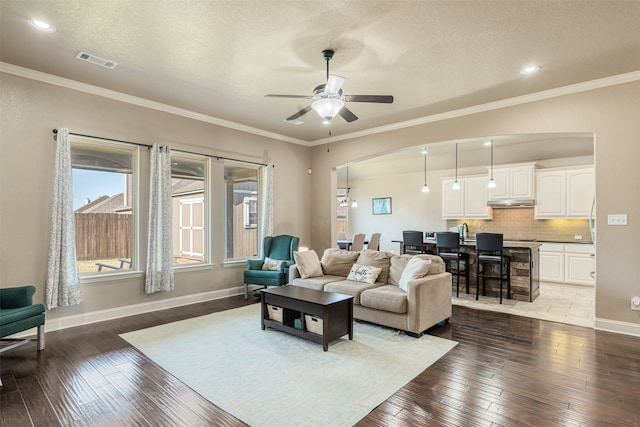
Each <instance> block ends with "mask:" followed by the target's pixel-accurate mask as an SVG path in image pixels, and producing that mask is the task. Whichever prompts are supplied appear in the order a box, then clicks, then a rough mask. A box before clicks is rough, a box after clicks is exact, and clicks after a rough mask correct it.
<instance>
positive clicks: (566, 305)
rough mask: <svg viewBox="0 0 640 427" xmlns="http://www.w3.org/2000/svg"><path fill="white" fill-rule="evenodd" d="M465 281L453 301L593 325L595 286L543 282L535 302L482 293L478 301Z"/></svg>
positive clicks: (482, 307)
mask: <svg viewBox="0 0 640 427" xmlns="http://www.w3.org/2000/svg"><path fill="white" fill-rule="evenodd" d="M463 284H464V282H462V283H461V286H460V288H461V292H460V297H458V298H456V295H455V292H454V293H453V298H452V302H453V304H454V305H461V306H466V307H471V308H476V309H479V310H490V311H499V312H502V313H510V314H516V315H519V316H526V317H533V318H536V319H542V320H550V321H552V322H561V323H568V324H570V325H577V326H586V327H589V328H593V321H594V315H595V288H594V287H592V286H580V285H563V284H559V283H548V282H540V296H538V298H536V300H535V301H534V302H525V301H516V300H508V299H503V300H502V304H499V302H498V298H497V297H483V296H480V299H479V300H478V301H476V299H475V294H468V295H467V294H465V293H464V292H462V287H463Z"/></svg>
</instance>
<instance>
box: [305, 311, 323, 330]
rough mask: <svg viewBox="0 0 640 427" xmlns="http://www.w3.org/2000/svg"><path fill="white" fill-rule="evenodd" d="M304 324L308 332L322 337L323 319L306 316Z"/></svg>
mask: <svg viewBox="0 0 640 427" xmlns="http://www.w3.org/2000/svg"><path fill="white" fill-rule="evenodd" d="M304 323H305V325H306V327H307V331H309V332H313V333H314V334H318V335H322V317H317V316H310V315H308V314H305V315H304Z"/></svg>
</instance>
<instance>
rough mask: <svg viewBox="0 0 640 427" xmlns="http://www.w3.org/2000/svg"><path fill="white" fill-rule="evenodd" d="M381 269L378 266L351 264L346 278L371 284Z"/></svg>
mask: <svg viewBox="0 0 640 427" xmlns="http://www.w3.org/2000/svg"><path fill="white" fill-rule="evenodd" d="M381 271H382V269H381V268H379V267H371V266H369V265H360V264H353V267H351V271H350V272H349V276H347V280H353V281H354V282H362V283H368V284H370V285H373V284H374V283H375V282H376V279H377V278H378V276H379V275H380V272H381Z"/></svg>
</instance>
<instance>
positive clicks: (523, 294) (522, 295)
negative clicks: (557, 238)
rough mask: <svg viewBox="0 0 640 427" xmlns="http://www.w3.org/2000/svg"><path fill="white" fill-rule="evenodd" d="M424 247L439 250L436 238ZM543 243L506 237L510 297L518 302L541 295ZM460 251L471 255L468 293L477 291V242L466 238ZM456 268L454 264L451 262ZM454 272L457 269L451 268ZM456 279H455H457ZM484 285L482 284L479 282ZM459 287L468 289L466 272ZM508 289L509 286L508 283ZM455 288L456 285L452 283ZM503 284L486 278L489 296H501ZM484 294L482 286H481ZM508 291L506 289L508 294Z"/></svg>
mask: <svg viewBox="0 0 640 427" xmlns="http://www.w3.org/2000/svg"><path fill="white" fill-rule="evenodd" d="M424 245H425V249H426V250H427V251H429V252H433V253H436V242H435V240H431V239H427V240H425V242H424ZM540 246H541V243H538V242H523V241H514V240H505V241H504V244H503V252H504V255H509V256H510V257H511V263H510V266H509V267H510V268H511V298H512V299H515V300H518V301H529V302H533V301H534V300H535V299H536V298H537V297H538V296H539V295H540ZM460 252H465V253H468V254H469V293H471V294H475V292H476V241H475V240H472V239H470V240H465V241H464V242H463V243H461V244H460ZM451 264H452V265H451V268H452V269H455V263H451ZM452 273H453V274H455V271H452ZM454 282H455V280H454ZM480 286H482V283H481V284H480ZM460 288H461V289H463V290H464V289H466V288H467V287H466V284H465V283H464V277H463V275H461V276H460ZM505 289H506V286H505ZM453 290H455V284H454V285H453ZM499 292H500V284H499V282H498V281H497V280H487V281H486V295H487V296H494V297H496V298H498V296H499ZM480 294H481V295H482V289H480ZM504 297H507V296H506V291H505V296H504Z"/></svg>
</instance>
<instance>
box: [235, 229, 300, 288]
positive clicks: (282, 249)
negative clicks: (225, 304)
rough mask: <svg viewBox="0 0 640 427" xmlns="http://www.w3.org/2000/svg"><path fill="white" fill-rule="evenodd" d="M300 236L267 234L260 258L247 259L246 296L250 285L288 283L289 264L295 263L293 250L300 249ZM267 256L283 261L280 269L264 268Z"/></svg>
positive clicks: (245, 273)
mask: <svg viewBox="0 0 640 427" xmlns="http://www.w3.org/2000/svg"><path fill="white" fill-rule="evenodd" d="M299 243H300V238H299V237H294V236H289V235H287V234H283V235H280V236H267V237H265V238H264V241H263V242H262V254H263V257H262V258H260V259H249V260H247V270H246V271H245V272H244V297H245V299H246V298H247V296H248V290H249V285H261V286H265V287H266V286H282V285H286V284H287V275H288V271H289V266H291V265H293V264H295V261H294V260H293V252H295V251H297V250H298V244H299ZM265 258H269V259H271V260H277V261H282V263H280V266H279V269H278V270H263V269H262V266H263V265H264V263H265Z"/></svg>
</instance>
